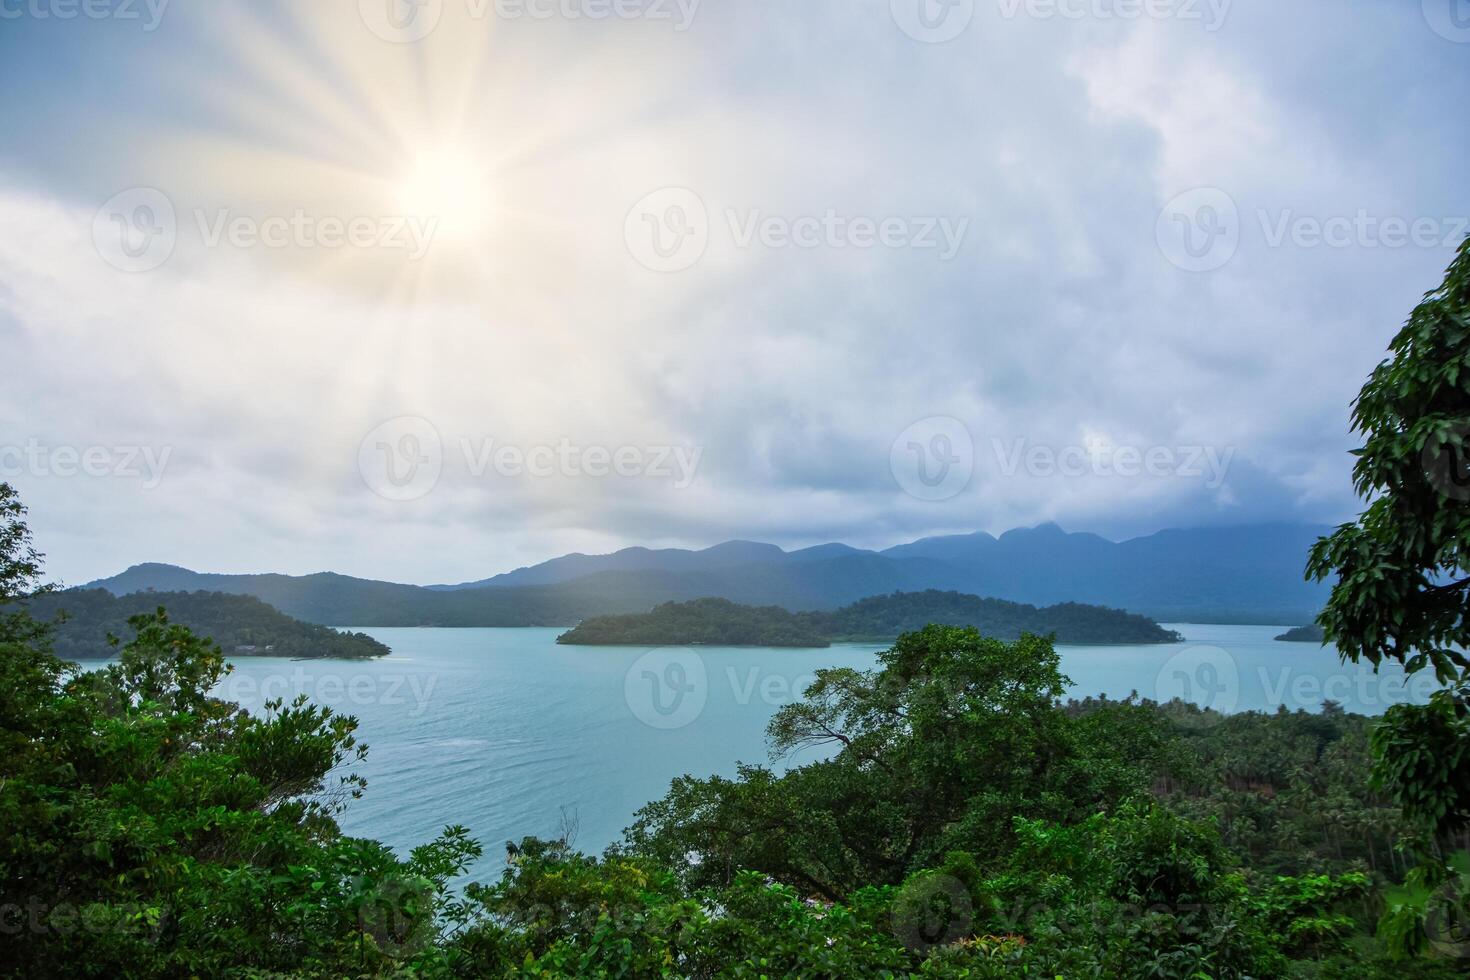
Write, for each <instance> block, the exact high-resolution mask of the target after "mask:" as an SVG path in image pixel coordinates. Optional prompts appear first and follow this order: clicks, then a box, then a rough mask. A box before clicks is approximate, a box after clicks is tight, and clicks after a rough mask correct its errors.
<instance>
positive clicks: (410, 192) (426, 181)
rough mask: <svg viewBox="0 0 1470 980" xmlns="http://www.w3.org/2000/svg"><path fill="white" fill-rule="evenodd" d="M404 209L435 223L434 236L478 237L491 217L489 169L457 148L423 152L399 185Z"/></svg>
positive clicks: (459, 238) (452, 239)
mask: <svg viewBox="0 0 1470 980" xmlns="http://www.w3.org/2000/svg"><path fill="white" fill-rule="evenodd" d="M400 196H401V202H402V207H403V209H404V210H405V211H406V212H407V213H408V214H410V215H413V216H415V217H419V218H424V219H431V220H434V221H436V222H437V230H436V235H437V237H439V238H442V239H447V240H451V241H467V240H471V239H475V238H478V237H480V236H481V235H482V234H483V233H484V232H485V230H486V228H487V226H488V224H489V220H490V208H491V203H492V202H491V194H490V174H489V172H488V168H487V167H486V166H484V165H483V164H482V163H481V162H479V161H478V160H476V159H475V157H474V156H472V155H470V154H467V153H464V152H463V151H460V150H458V149H444V150H437V151H434V152H431V153H426V154H424V155H422V156H420V157H419V158H418V159H417V160H415V161H414V163H413V165H412V166H411V167H410V168H409V170H408V173H407V174H406V175H405V177H404V178H403V182H402V185H401V188H400Z"/></svg>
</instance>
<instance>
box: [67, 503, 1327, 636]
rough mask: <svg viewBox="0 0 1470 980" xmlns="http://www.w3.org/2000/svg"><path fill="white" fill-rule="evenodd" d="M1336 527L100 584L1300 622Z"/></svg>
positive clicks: (173, 575)
mask: <svg viewBox="0 0 1470 980" xmlns="http://www.w3.org/2000/svg"><path fill="white" fill-rule="evenodd" d="M1328 530H1329V529H1328V528H1325V527H1317V526H1312V525H1303V524H1261V525H1248V526H1240V527H1233V528H1196V529H1187V530H1171V531H1161V532H1159V533H1157V534H1152V535H1148V536H1147V537H1141V538H1134V539H1131V540H1128V541H1122V542H1112V541H1108V540H1106V539H1105V538H1101V537H1098V536H1097V535H1095V534H1085V533H1084V534H1077V533H1068V532H1066V531H1063V530H1062V529H1061V528H1059V527H1057V526H1056V525H1054V524H1044V525H1041V526H1040V527H1035V528H1028V529H1021V530H1015V531H1008V532H1006V533H1005V534H1002V535H1001V536H1000V537H998V538H997V537H994V536H992V535H989V534H983V533H982V534H968V535H954V536H948V537H937V538H924V539H921V540H919V541H914V542H912V543H910V544H905V545H900V546H898V547H895V548H889V549H887V550H886V551H883V552H881V553H880V552H873V551H863V550H860V549H856V548H851V547H849V546H847V545H843V544H825V545H818V546H816V547H813V548H805V549H802V550H799V551H793V552H786V551H783V550H781V549H780V548H778V547H776V546H775V545H770V544H761V543H757V542H750V541H730V542H726V543H725V544H722V545H716V546H715V547H713V548H706V549H704V550H702V551H690V550H684V549H674V548H669V549H657V550H654V549H648V548H625V549H623V550H622V551H618V552H614V553H613V554H610V555H580V554H576V555H564V556H562V557H560V558H554V559H552V560H551V561H548V562H543V563H542V564H540V565H533V566H529V567H527V568H520V569H516V570H515V571H513V572H507V573H505V574H503V575H497V576H494V577H492V578H489V579H484V580H482V581H480V582H472V583H465V584H463V585H456V586H436V587H428V588H425V587H420V586H414V585H400V584H395V583H390V582H377V581H371V580H367V579H357V578H351V577H348V576H345V575H337V574H333V573H330V572H322V573H318V574H315V575H305V576H299V577H298V576H286V575H214V574H202V573H198V572H191V571H189V570H187V569H182V568H178V567H175V566H170V565H137V566H134V567H133V568H130V569H128V570H127V571H126V572H123V573H122V574H120V575H118V576H115V577H113V578H110V579H103V580H101V581H98V582H95V583H92V584H93V585H94V586H96V587H100V588H105V589H108V590H109V591H112V592H115V593H118V594H124V593H129V592H136V591H140V590H146V589H155V590H160V591H180V590H183V591H197V590H201V589H203V590H210V591H218V592H233V593H241V594H248V595H254V596H257V597H259V598H261V599H263V600H264V601H266V602H268V603H270V604H271V605H273V606H275V607H276V608H278V609H280V610H281V611H282V612H285V613H287V614H289V615H292V616H297V617H299V618H301V619H305V620H308V621H310V622H316V623H329V624H334V625H349V626H395V625H444V626H451V625H453V626H532V625H535V626H563V625H572V624H575V623H576V622H578V621H579V620H581V619H584V618H586V617H588V616H595V615H608V614H615V613H628V612H644V611H647V610H648V609H651V608H653V607H654V606H655V605H658V604H659V603H662V602H669V601H685V600H689V599H696V598H702V597H706V596H716V597H719V598H723V599H729V600H731V601H733V602H739V603H744V604H747V605H779V606H783V607H785V608H787V609H791V610H796V611H800V610H823V609H835V608H837V607H838V606H842V605H846V604H848V603H851V602H855V601H856V600H858V599H863V598H866V597H868V596H874V595H884V594H887V593H891V592H916V591H922V590H925V589H939V590H953V591H959V592H965V593H970V594H973V595H979V596H985V597H988V598H995V599H1005V600H1008V601H1011V602H1023V603H1029V604H1032V605H1037V606H1049V605H1054V604H1057V603H1064V602H1080V603H1089V604H1094V605H1102V606H1107V607H1109V608H1116V609H1125V610H1128V611H1129V612H1134V613H1140V614H1142V615H1145V616H1148V617H1150V618H1153V619H1156V620H1159V621H1161V622H1178V621H1189V620H1194V621H1205V622H1257V623H1269V624H1273V625H1275V624H1288V623H1293V622H1304V621H1309V620H1311V619H1312V618H1313V617H1315V616H1316V614H1317V612H1318V611H1319V610H1320V608H1321V606H1322V603H1323V602H1324V600H1325V598H1326V595H1327V586H1325V585H1318V584H1316V583H1308V582H1305V581H1303V579H1302V568H1303V566H1304V564H1305V561H1306V554H1307V549H1308V548H1309V547H1310V545H1311V544H1312V542H1314V541H1315V540H1316V539H1317V537H1318V536H1320V535H1321V534H1323V533H1325V532H1326V531H1328Z"/></svg>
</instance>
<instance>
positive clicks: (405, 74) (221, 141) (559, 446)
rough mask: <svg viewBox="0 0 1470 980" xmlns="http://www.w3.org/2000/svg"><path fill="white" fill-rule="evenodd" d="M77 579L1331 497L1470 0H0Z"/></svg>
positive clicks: (1389, 319)
mask: <svg viewBox="0 0 1470 980" xmlns="http://www.w3.org/2000/svg"><path fill="white" fill-rule="evenodd" d="M0 84H3V88H4V91H5V93H6V97H5V100H4V108H3V109H0V113H3V123H4V124H3V125H0V228H3V233H0V355H3V362H4V378H5V382H4V385H3V386H0V480H6V481H8V482H10V483H12V484H14V485H15V486H16V487H17V488H18V489H19V490H20V492H21V494H22V496H23V499H24V501H25V502H26V503H27V504H28V506H29V507H30V523H31V526H32V528H33V530H34V532H35V535H36V539H37V544H38V546H39V547H40V549H41V550H42V551H44V552H46V554H47V564H48V570H49V572H50V574H51V575H52V577H54V578H57V579H59V580H61V581H62V582H63V583H65V584H68V585H75V584H81V583H84V582H86V581H89V580H91V579H93V578H97V577H101V576H105V575H109V574H113V573H115V572H117V571H120V570H122V569H123V568H125V567H127V566H129V565H132V564H134V563H137V562H143V561H162V562H170V563H174V564H179V565H184V566H187V567H191V568H195V569H198V570H203V571H230V572H252V571H282V572H288V573H292V574H302V573H307V572H313V571H320V570H334V571H340V572H344V573H347V574H353V575H360V576H365V577H370V578H381V579H389V580H394V581H409V582H421V583H430V582H449V581H464V580H470V579H476V578H482V577H485V576H487V575H491V574H494V573H496V572H500V571H505V570H508V569H511V568H514V567H517V566H520V565H524V564H529V563H533V562H536V561H540V560H544V559H546V558H549V557H552V556H555V555H557V554H561V553H564V552H568V551H583V552H602V551H609V550H613V549H615V548H618V547H622V546H626V545H631V544H642V545H648V546H653V547H669V546H681V547H703V546H708V545H711V544H714V543H717V542H720V541H723V540H726V539H730V538H743V539H754V540H763V541H772V542H775V543H777V544H780V545H783V546H786V547H799V546H805V545H810V544H815V543H820V542H824V541H833V540H839V541H845V542H848V543H850V544H854V545H858V546H865V547H883V546H888V545H892V544H896V543H899V542H902V541H907V540H911V539H913V538H916V537H920V536H924V535H929V534H941V533H956V532H967V531H974V530H987V531H991V532H1001V531H1004V530H1006V529H1009V528H1012V527H1018V526H1030V525H1033V524H1036V523H1040V522H1043V521H1055V522H1057V523H1059V524H1061V525H1062V526H1063V527H1065V528H1067V529H1069V530H1087V531H1094V532H1097V533H1101V534H1104V535H1106V536H1109V537H1112V538H1122V537H1129V536H1133V535H1138V534H1146V533H1151V532H1153V531H1155V530H1159V529H1161V528H1166V527H1181V526H1199V525H1220V524H1236V523H1250V522H1259V521H1314V522H1336V521H1341V520H1345V519H1348V518H1350V517H1351V516H1352V515H1353V514H1355V513H1356V511H1357V509H1358V506H1357V502H1356V501H1355V499H1354V498H1353V495H1352V488H1351V482H1350V472H1351V462H1352V457H1351V456H1350V455H1349V454H1348V453H1349V450H1351V449H1352V448H1353V447H1354V446H1355V445H1356V444H1357V443H1356V442H1355V439H1354V437H1353V434H1352V433H1351V432H1350V430H1349V425H1348V416H1349V411H1350V404H1351V401H1352V398H1353V397H1354V395H1355V394H1356V392H1357V390H1358V388H1359V386H1360V385H1361V384H1362V381H1363V379H1364V378H1365V376H1366V375H1367V373H1368V372H1369V371H1370V370H1371V369H1372V367H1373V366H1374V365H1375V364H1376V363H1377V362H1378V361H1379V360H1380V359H1381V358H1382V357H1383V356H1384V353H1385V348H1386V346H1387V343H1388V341H1389V339H1390V338H1391V337H1392V335H1393V334H1394V332H1395V331H1396V330H1397V328H1398V327H1399V326H1400V325H1401V324H1402V323H1403V321H1404V319H1405V318H1406V316H1407V314H1408V312H1409V311H1410V310H1411V309H1412V308H1413V305H1414V304H1415V302H1416V301H1417V300H1418V298H1419V297H1420V296H1421V295H1422V294H1423V293H1425V292H1426V291H1428V290H1429V289H1431V288H1433V287H1434V286H1435V285H1437V284H1438V282H1439V281H1440V278H1441V276H1442V273H1443V270H1444V269H1445V267H1446V266H1447V265H1448V264H1449V262H1450V259H1451V257H1452V253H1453V249H1454V247H1455V245H1456V244H1458V242H1459V241H1460V240H1461V239H1463V237H1464V236H1465V234H1466V233H1467V232H1470V217H1467V216H1470V193H1467V185H1466V182H1465V179H1464V172H1465V161H1466V159H1470V117H1467V116H1466V114H1465V113H1464V111H1463V101H1464V99H1463V96H1464V94H1465V93H1466V92H1467V91H1470V5H1467V4H1466V3H1464V2H1463V0H1443V2H1441V0H1423V2H1422V3H1421V2H1419V0H1393V2H1390V0H1371V2H1369V0H1323V2H1318V0H1292V2H1289V3H1285V2H1281V0H1233V2H1231V0H803V2H801V3H792V2H790V0H769V2H767V0H415V2H413V3H410V2H407V0H361V2H359V0H313V2H312V3H310V4H306V3H296V4H288V3H284V2H281V3H277V2H260V0H256V2H251V3H248V4H247V3H244V2H225V0H211V2H208V3H205V2H199V0H171V2H170V0H0Z"/></svg>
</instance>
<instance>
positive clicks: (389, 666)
mask: <svg viewBox="0 0 1470 980" xmlns="http://www.w3.org/2000/svg"><path fill="white" fill-rule="evenodd" d="M1170 628H1171V629H1176V630H1178V631H1179V632H1180V633H1182V634H1183V635H1184V636H1185V637H1186V642H1184V643H1181V644H1169V645H1157V646H1114V647H1061V648H1060V653H1061V657H1062V667H1063V670H1064V672H1065V673H1066V674H1067V675H1068V676H1069V677H1070V678H1071V680H1072V685H1071V688H1070V694H1071V695H1072V696H1076V697H1082V696H1085V695H1089V694H1093V695H1097V694H1108V695H1111V696H1114V697H1124V696H1126V695H1128V694H1129V693H1130V692H1132V691H1137V692H1139V693H1140V694H1142V695H1143V696H1145V697H1151V698H1159V699H1168V698H1171V697H1175V696H1179V697H1184V698H1186V699H1188V700H1191V701H1193V702H1195V703H1197V704H1204V705H1212V706H1215V707H1218V708H1221V709H1223V710H1261V709H1267V710H1274V709H1275V708H1276V707H1277V706H1278V705H1283V704H1284V705H1286V706H1287V707H1288V708H1290V709H1296V708H1304V709H1307V710H1319V709H1320V706H1321V703H1322V701H1323V700H1324V699H1325V698H1330V699H1332V700H1336V701H1339V702H1341V703H1343V704H1344V706H1345V707H1346V708H1347V709H1348V710H1351V711H1360V712H1363V713H1367V714H1381V713H1382V712H1383V710H1384V708H1386V707H1387V706H1388V705H1389V704H1393V703H1397V702H1401V701H1409V700H1412V701H1423V700H1424V699H1425V698H1427V697H1428V694H1429V692H1430V690H1431V689H1432V682H1431V681H1430V680H1429V678H1427V677H1422V676H1421V677H1416V678H1413V679H1412V680H1411V681H1410V682H1408V683H1406V682H1405V678H1404V676H1403V673H1402V671H1400V670H1397V669H1385V671H1383V672H1382V673H1381V674H1377V675H1375V674H1374V673H1373V672H1372V671H1371V670H1370V669H1367V668H1360V667H1354V666H1346V667H1345V666H1343V665H1341V664H1340V663H1339V662H1338V658H1337V655H1336V652H1335V651H1333V650H1330V649H1325V648H1322V647H1319V646H1317V645H1315V644H1301V643H1281V642H1276V641H1274V640H1273V639H1272V638H1273V637H1274V636H1276V635H1277V634H1279V633H1281V632H1283V631H1284V630H1285V627H1267V626H1200V625H1191V624H1171V625H1170ZM362 632H365V633H368V634H370V635H372V636H373V637H375V638H377V639H379V640H381V641H383V642H384V643H386V644H388V646H389V647H391V648H392V650H393V655H392V656H390V657H385V658H383V659H380V660H373V661H363V662H355V661H322V660H317V661H292V660H287V659H283V658H276V657H250V658H239V659H237V660H236V661H235V666H236V670H235V673H234V674H233V675H232V676H231V677H230V678H229V679H228V680H227V681H226V682H225V685H224V687H223V689H222V691H221V693H222V694H224V695H226V696H229V697H231V698H233V699H234V700H237V701H239V702H240V703H241V704H243V705H245V706H246V707H248V708H251V709H252V710H254V709H258V708H260V706H261V705H262V703H263V702H264V701H265V700H266V699H268V698H270V697H275V696H284V697H287V698H288V699H289V698H290V697H292V696H294V695H295V694H297V693H306V694H308V695H310V696H311V698H312V699H313V700H315V701H317V702H318V703H322V704H326V705H329V706H331V707H332V708H334V709H336V710H338V711H341V712H344V713H349V714H353V715H356V716H357V717H358V719H359V721H360V723H361V724H360V728H359V736H360V738H361V740H362V741H364V742H366V743H367V744H368V745H369V746H370V747H371V751H370V752H369V755H368V759H367V761H366V763H365V764H364V765H362V766H360V767H359V768H358V771H359V772H361V773H363V774H364V775H365V776H366V777H367V779H368V788H367V792H366V794H365V795H364V797H363V798H362V799H361V800H358V801H356V802H354V803H353V804H351V806H350V807H349V809H348V811H347V813H346V814H345V815H344V817H343V819H342V824H343V827H344V829H345V830H346V831H347V832H349V833H352V834H358V835H361V836H366V837H375V838H377V839H379V840H382V841H384V842H386V843H388V844H390V845H392V846H394V847H395V848H399V849H401V850H406V849H407V848H409V847H412V846H413V845H415V844H418V843H422V842H424V841H426V840H429V839H431V838H433V837H434V836H436V835H437V834H438V833H439V832H440V830H441V829H442V828H443V827H444V826H445V825H446V824H450V823H460V824H464V825H466V826H467V827H469V829H470V831H471V833H472V834H473V835H474V836H476V837H477V838H479V839H480V840H481V841H482V843H484V844H485V845H486V857H485V859H484V860H483V861H482V862H481V864H480V865H479V866H478V867H477V868H476V869H475V874H476V876H477V877H480V878H482V879H483V878H486V877H489V876H494V875H496V874H498V872H499V870H500V868H501V867H502V863H503V857H504V842H505V841H506V840H511V839H519V838H520V837H522V836H525V835H527V834H537V835H543V836H551V835H555V834H556V833H557V832H558V829H559V826H560V821H561V813H562V810H563V808H565V809H566V810H568V811H569V812H573V813H575V814H576V816H577V819H578V821H579V824H580V830H579V834H578V837H577V845H578V846H579V847H581V848H582V849H583V850H587V851H600V850H601V849H602V848H603V847H604V846H606V845H607V844H608V843H610V842H612V841H613V840H616V839H617V838H618V837H620V836H621V832H622V829H623V828H624V827H626V826H627V825H628V824H629V823H630V822H631V820H632V817H633V813H634V811H636V810H637V809H638V808H639V807H640V806H642V805H643V804H644V803H646V802H647V801H649V800H651V799H655V798H657V797H659V796H662V795H663V794H664V793H665V792H666V791H667V789H668V786H669V781H670V780H671V779H673V778H674V777H676V776H678V775H681V774H683V773H692V774H696V775H709V774H713V773H718V774H722V775H726V776H733V775H734V773H735V769H736V764H737V763H738V762H748V763H759V764H768V763H769V761H770V760H769V758H768V755H767V751H766V746H765V738H764V730H765V726H766V723H767V721H768V720H769V719H770V717H771V715H772V714H774V713H775V711H776V710H777V708H779V707H780V706H781V705H783V704H787V703H789V702H790V701H792V700H794V699H795V698H797V697H799V696H800V691H801V689H802V687H804V686H805V684H806V683H807V682H808V681H809V680H810V679H811V675H812V672H813V671H814V670H816V669H818V668H821V667H829V666H851V667H857V668H867V667H870V666H872V665H873V664H874V662H875V656H876V654H877V652H878V651H879V650H881V649H882V647H881V646H877V645H859V644H843V645H839V646H833V647H830V648H827V649H816V650H813V649H800V650H795V649H780V650H773V649H761V648H727V647H700V648H697V649H696V650H688V649H684V650H679V649H661V650H655V651H649V650H647V649H642V648H630V647H586V646H557V645H556V643H555V642H554V641H555V638H556V635H557V634H558V633H559V632H561V631H560V630H556V629H392V628H363V629H362ZM813 757H814V756H811V755H808V756H806V757H805V758H807V759H810V758H813ZM802 760H803V757H801V756H798V757H797V758H796V761H797V762H800V761H802Z"/></svg>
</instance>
